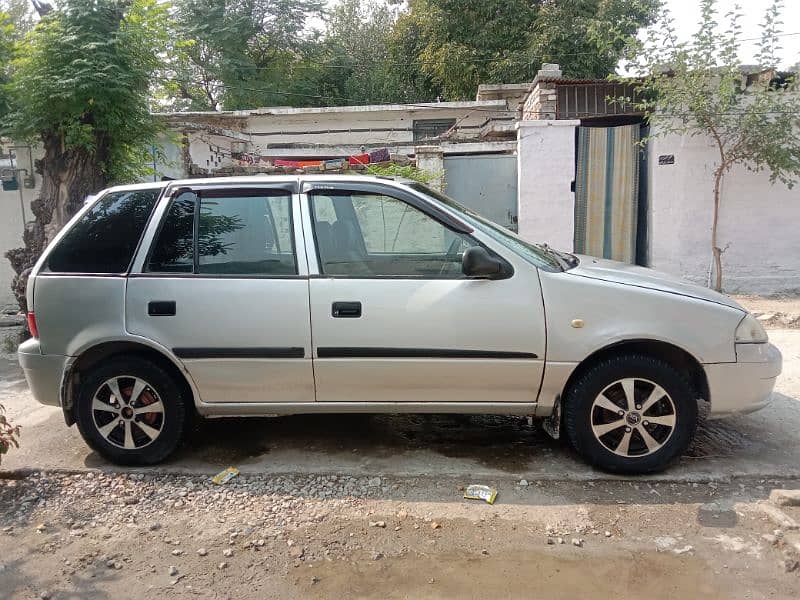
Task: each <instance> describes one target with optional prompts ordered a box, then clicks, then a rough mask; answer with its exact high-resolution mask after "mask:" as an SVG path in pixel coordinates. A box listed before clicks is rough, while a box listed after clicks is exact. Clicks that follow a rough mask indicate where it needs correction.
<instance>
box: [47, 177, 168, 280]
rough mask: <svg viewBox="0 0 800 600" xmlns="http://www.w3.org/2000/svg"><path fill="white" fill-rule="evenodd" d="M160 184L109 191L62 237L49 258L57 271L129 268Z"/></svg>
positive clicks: (50, 267)
mask: <svg viewBox="0 0 800 600" xmlns="http://www.w3.org/2000/svg"><path fill="white" fill-rule="evenodd" d="M160 192H161V189H160V188H155V189H150V190H135V191H127V192H126V191H121V192H110V193H108V194H106V195H104V196H103V197H102V198H100V200H98V201H97V202H96V203H95V204H94V205H93V206H92V208H91V209H89V211H88V212H87V213H86V214H84V215H83V216H82V217H81V218H80V220H79V221H78V222H77V223H75V224H74V225H73V226H72V228H71V229H70V230H69V231H68V232H67V233H66V235H64V237H63V238H61V241H60V242H59V243H58V245H56V247H55V248H53V250H52V251H51V252H50V255H49V256H48V258H47V269H48V270H49V271H51V272H54V273H100V274H114V273H124V272H126V271H127V270H128V267H129V266H130V263H131V260H133V254H134V252H136V247H137V246H138V244H139V239H140V238H141V237H142V233H143V232H144V228H145V226H146V225H147V221H148V219H149V218H150V214H151V213H152V212H153V208H154V207H155V204H156V201H157V200H158V196H159V194H160Z"/></svg>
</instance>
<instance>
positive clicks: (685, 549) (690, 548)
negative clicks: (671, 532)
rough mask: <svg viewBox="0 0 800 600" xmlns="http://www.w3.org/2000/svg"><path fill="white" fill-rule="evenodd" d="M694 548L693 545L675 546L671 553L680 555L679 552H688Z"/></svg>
mask: <svg viewBox="0 0 800 600" xmlns="http://www.w3.org/2000/svg"><path fill="white" fill-rule="evenodd" d="M693 550H694V547H693V546H684V547H683V548H675V549H674V550H673V551H672V553H673V554H677V555H678V556H680V555H681V554H689V553H690V552H692V551H693Z"/></svg>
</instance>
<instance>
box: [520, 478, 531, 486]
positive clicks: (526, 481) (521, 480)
mask: <svg viewBox="0 0 800 600" xmlns="http://www.w3.org/2000/svg"><path fill="white" fill-rule="evenodd" d="M519 485H520V487H528V485H530V484H529V483H528V480H527V479H520V480H519Z"/></svg>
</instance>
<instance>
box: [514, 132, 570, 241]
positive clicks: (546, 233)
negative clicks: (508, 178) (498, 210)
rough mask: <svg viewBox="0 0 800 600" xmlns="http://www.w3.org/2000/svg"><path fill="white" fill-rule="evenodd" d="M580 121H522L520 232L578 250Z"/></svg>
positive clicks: (519, 196) (518, 156)
mask: <svg viewBox="0 0 800 600" xmlns="http://www.w3.org/2000/svg"><path fill="white" fill-rule="evenodd" d="M578 124H579V122H578V121H520V122H519V123H518V124H517V160H518V165H517V190H518V207H517V208H518V211H517V214H518V218H519V234H520V235H521V236H522V237H523V238H525V239H527V240H530V241H532V242H546V243H547V244H549V245H550V246H552V247H553V248H557V249H560V250H566V251H572V247H573V235H574V231H575V215H574V209H575V195H574V194H573V192H572V190H571V184H572V180H573V179H574V178H575V127H576V126H577V125H578Z"/></svg>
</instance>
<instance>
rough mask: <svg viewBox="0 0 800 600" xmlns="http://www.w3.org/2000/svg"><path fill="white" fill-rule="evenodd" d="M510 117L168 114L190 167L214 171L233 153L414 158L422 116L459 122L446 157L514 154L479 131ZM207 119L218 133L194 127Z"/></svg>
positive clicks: (424, 109) (409, 111) (411, 112)
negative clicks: (183, 138) (184, 142)
mask: <svg viewBox="0 0 800 600" xmlns="http://www.w3.org/2000/svg"><path fill="white" fill-rule="evenodd" d="M512 117H513V113H512V112H509V111H508V110H507V105H506V102H505V101H504V100H487V101H481V102H441V103H436V104H430V105H427V106H426V105H419V106H408V105H385V106H345V107H328V108H264V109H258V110H252V111H233V112H230V113H217V114H214V115H211V116H210V117H209V115H208V114H203V113H186V114H170V115H165V118H166V119H167V121H168V122H169V123H170V125H171V127H173V128H174V129H181V128H182V127H184V126H189V127H190V128H191V129H189V130H188V137H189V153H190V156H191V159H192V162H193V163H194V164H196V165H198V166H199V167H201V168H211V169H213V168H215V167H226V166H231V165H232V164H234V161H232V157H231V153H232V152H247V153H250V154H253V155H256V156H265V157H272V158H278V157H286V158H290V157H291V158H299V157H309V158H310V157H342V156H349V155H351V154H358V153H360V151H361V150H360V149H361V147H362V146H364V147H366V148H367V149H373V148H380V147H389V148H390V149H391V150H392V151H394V152H400V153H405V154H413V153H414V146H415V144H419V143H420V142H414V134H413V125H414V121H415V120H422V119H436V120H447V119H454V120H455V121H456V123H457V128H458V130H457V133H455V134H454V135H453V136H452V139H451V140H450V142H451V143H450V144H448V143H444V144H442V147H443V149H444V151H445V153H447V152H448V149H449V146H450V145H453V146H455V145H457V146H458V148H459V149H458V150H456V151H466V152H481V151H484V152H485V151H505V150H509V149H513V143H512V144H508V143H503V142H496V141H486V140H483V139H482V138H481V134H482V132H485V130H486V128H488V127H490V126H491V124H492V123H495V124H496V123H507V122H510V123H513V121H506V120H504V119H508V118H512ZM209 118H212V119H213V127H214V129H215V131H211V132H210V131H208V130H201V129H200V128H198V125H199V124H202V123H204V122H205V121H206V120H208V119H209ZM498 119H499V120H498ZM209 123H210V122H209ZM466 138H469V139H471V140H472V139H474V142H473V143H472V144H469V145H470V146H472V145H474V146H475V147H474V148H467V147H466V145H465V144H464V143H463V142H464V140H465V139H466ZM423 143H424V142H423ZM507 146H508V147H507ZM451 151H452V150H451Z"/></svg>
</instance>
